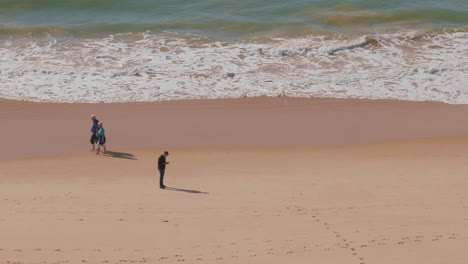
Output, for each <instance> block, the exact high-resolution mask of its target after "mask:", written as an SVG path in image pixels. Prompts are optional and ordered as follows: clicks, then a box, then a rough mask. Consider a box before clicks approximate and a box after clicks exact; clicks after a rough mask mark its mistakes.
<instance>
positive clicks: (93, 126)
mask: <svg viewBox="0 0 468 264" xmlns="http://www.w3.org/2000/svg"><path fill="white" fill-rule="evenodd" d="M91 121H92V123H91V138H90V139H89V142H90V143H91V145H92V146H93V148H92V149H91V151H94V150H95V148H94V145H96V143H97V138H98V134H97V133H98V124H99V120H97V118H96V116H95V115H94V114H93V115H91Z"/></svg>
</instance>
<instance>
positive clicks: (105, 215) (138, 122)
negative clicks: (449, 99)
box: [0, 97, 468, 264]
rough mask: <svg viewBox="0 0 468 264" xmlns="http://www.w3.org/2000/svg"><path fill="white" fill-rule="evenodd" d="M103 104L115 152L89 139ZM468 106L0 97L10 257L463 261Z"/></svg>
mask: <svg viewBox="0 0 468 264" xmlns="http://www.w3.org/2000/svg"><path fill="white" fill-rule="evenodd" d="M92 113H94V114H96V115H97V117H98V119H100V120H101V121H103V122H104V125H105V127H106V133H107V135H108V149H109V150H110V152H109V154H108V155H99V156H96V155H95V154H94V153H93V152H90V151H89V148H90V144H89V143H88V140H89V126H90V120H89V116H90V115H91V114H92ZM467 114H468V105H447V104H442V103H432V102H403V101H382V100H376V101H370V100H339V99H293V98H287V97H279V98H256V99H251V98H245V99H236V100H212V101H209V100H194V101H177V102H161V103H130V104H48V103H31V102H20V101H7V100H1V101H0V122H1V123H2V128H3V129H1V130H0V140H1V141H0V143H1V146H2V148H1V151H0V182H1V184H0V188H1V190H0V208H2V214H1V215H0V238H1V239H0V263H47V264H48V263H141V262H146V263H180V262H184V263H284V262H289V263H332V264H334V263H356V264H372V263H375V264H386V263H388V264H390V263H392V264H393V263H408V264H410V263H411V264H414V263H427V264H435V263H440V264H442V263H444V264H445V263H460V264H462V263H463V264H465V263H467V261H468V254H467V253H466V248H467V247H468V229H467V228H466V227H467V226H468V194H467V192H466V189H467V187H468V178H467V177H466V174H467V173H468V162H467V161H468V152H467V151H466V150H467V149H468V137H466V135H468V123H467V122H465V119H466V116H467ZM166 149H167V150H169V152H170V153H171V154H170V156H169V157H168V160H169V161H171V164H170V165H169V166H168V170H167V176H166V185H167V186H168V187H169V188H168V189H166V190H161V189H159V188H158V183H157V180H158V176H157V170H156V166H155V165H156V158H157V156H158V155H159V154H160V153H161V152H162V151H163V150H166Z"/></svg>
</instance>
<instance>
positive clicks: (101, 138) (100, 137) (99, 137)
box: [97, 135, 106, 146]
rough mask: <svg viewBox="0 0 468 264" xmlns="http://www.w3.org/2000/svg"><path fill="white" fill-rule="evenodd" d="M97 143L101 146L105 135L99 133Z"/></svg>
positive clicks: (104, 142)
mask: <svg viewBox="0 0 468 264" xmlns="http://www.w3.org/2000/svg"><path fill="white" fill-rule="evenodd" d="M97 143H99V145H101V146H102V145H104V144H106V136H105V135H99V136H98V140H97Z"/></svg>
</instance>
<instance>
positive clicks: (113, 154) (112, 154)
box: [104, 150, 137, 160]
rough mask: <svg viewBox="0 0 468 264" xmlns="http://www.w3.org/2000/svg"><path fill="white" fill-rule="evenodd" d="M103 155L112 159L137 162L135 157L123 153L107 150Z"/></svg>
mask: <svg viewBox="0 0 468 264" xmlns="http://www.w3.org/2000/svg"><path fill="white" fill-rule="evenodd" d="M104 155H106V156H108V157H112V158H119V159H131V160H137V158H136V157H135V155H133V154H131V153H125V152H117V151H110V150H108V151H107V152H106V154H104Z"/></svg>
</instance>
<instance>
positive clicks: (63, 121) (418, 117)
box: [0, 97, 468, 160]
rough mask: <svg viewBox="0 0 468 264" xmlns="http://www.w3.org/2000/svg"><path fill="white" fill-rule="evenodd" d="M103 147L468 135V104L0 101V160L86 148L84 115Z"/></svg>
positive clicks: (300, 143)
mask: <svg viewBox="0 0 468 264" xmlns="http://www.w3.org/2000/svg"><path fill="white" fill-rule="evenodd" d="M93 113H94V114H96V115H97V117H98V119H100V120H101V121H103V122H104V127H105V128H106V132H107V137H108V149H110V150H112V149H129V148H130V149H145V148H148V149H154V148H161V149H166V148H167V149H170V148H187V147H189V148H190V147H210V146H233V147H235V146H252V147H268V146H328V145H352V144H366V143H376V142H386V141H393V140H397V141H398V140H410V139H418V138H437V137H442V138H445V137H463V136H466V135H468V123H467V122H463V120H464V119H465V117H466V116H467V115H468V105H449V104H445V103H439V102H408V101H396V100H395V101H393V100H361V99H334V98H329V99H308V98H288V97H278V98H268V97H264V98H242V99H218V100H187V101H165V102H155V103H114V104H67V103H65V104H63V103H35V102H23V101H11V100H0V122H1V123H2V124H3V125H4V127H5V128H7V129H2V130H1V131H0V140H1V142H0V145H2V151H1V152H0V159H2V160H4V159H15V158H34V157H46V156H56V155H64V154H77V153H84V152H86V151H88V150H89V148H90V146H89V145H90V144H89V143H88V141H89V131H88V130H89V126H90V120H89V116H90V115H91V114H93Z"/></svg>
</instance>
